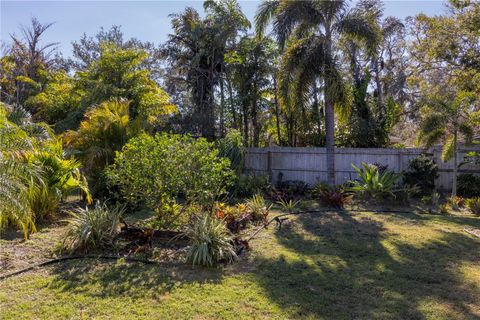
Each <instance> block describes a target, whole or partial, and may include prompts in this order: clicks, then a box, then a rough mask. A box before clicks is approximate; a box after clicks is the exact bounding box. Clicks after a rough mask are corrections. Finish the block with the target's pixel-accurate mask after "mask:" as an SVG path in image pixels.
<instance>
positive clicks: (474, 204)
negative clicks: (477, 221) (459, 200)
mask: <svg viewBox="0 0 480 320" xmlns="http://www.w3.org/2000/svg"><path fill="white" fill-rule="evenodd" d="M465 205H466V206H467V208H468V209H469V210H470V212H471V213H473V214H475V215H477V216H478V215H480V197H476V198H471V199H467V200H465Z"/></svg>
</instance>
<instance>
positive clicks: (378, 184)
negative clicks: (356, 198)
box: [350, 163, 400, 198]
mask: <svg viewBox="0 0 480 320" xmlns="http://www.w3.org/2000/svg"><path fill="white" fill-rule="evenodd" d="M352 166H353V168H354V169H355V171H357V173H358V177H359V179H358V180H355V181H353V185H352V187H351V188H350V189H351V191H353V192H355V193H357V194H359V195H361V196H368V197H371V198H385V197H389V196H391V197H395V192H396V191H397V188H396V185H397V181H398V180H399V178H400V176H399V175H398V174H396V173H394V172H393V171H390V170H385V171H384V172H383V173H380V171H379V168H378V166H374V165H368V164H366V163H362V168H358V167H356V166H355V165H353V164H352Z"/></svg>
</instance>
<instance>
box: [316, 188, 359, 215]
mask: <svg viewBox="0 0 480 320" xmlns="http://www.w3.org/2000/svg"><path fill="white" fill-rule="evenodd" d="M317 189H318V190H316V192H315V194H318V199H319V200H320V202H321V203H323V204H325V205H327V206H331V207H334V208H336V209H344V208H345V205H346V204H348V203H350V202H351V201H352V195H351V194H349V193H348V192H347V191H346V190H345V188H344V186H335V187H329V186H327V185H320V186H319V187H317Z"/></svg>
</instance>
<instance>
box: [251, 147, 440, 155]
mask: <svg viewBox="0 0 480 320" xmlns="http://www.w3.org/2000/svg"><path fill="white" fill-rule="evenodd" d="M430 151H431V150H425V149H419V148H408V149H394V148H335V153H336V154H366V155H369V154H370V155H371V154H375V155H378V154H385V155H389V154H390V155H392V154H393V155H399V154H401V155H409V154H422V153H425V154H430V155H431V152H430ZM247 152H248V153H250V154H264V153H268V152H271V153H293V154H295V153H296V154H326V153H327V150H326V148H320V147H266V148H247Z"/></svg>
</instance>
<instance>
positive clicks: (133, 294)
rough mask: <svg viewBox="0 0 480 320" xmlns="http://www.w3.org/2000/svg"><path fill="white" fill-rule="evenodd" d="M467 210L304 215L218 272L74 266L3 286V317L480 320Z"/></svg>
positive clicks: (479, 221) (478, 253) (478, 275)
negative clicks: (450, 213)
mask: <svg viewBox="0 0 480 320" xmlns="http://www.w3.org/2000/svg"><path fill="white" fill-rule="evenodd" d="M465 227H476V228H480V218H475V217H473V216H467V215H464V216H433V215H417V214H413V213H405V214H373V213H342V214H338V213H323V214H319V213H318V214H310V215H299V216H297V217H295V218H292V219H290V221H287V222H286V223H284V226H283V227H282V230H280V231H278V230H276V228H274V227H273V226H272V227H270V228H269V229H267V230H266V231H265V232H262V233H260V234H259V236H258V238H257V239H255V240H254V241H253V243H252V246H253V250H252V251H251V253H250V255H249V257H248V258H244V259H243V260H242V261H240V262H238V263H236V264H234V265H232V266H229V267H227V268H224V269H214V270H205V269H199V268H190V267H188V266H183V265H170V266H167V265H165V266H149V265H143V264H127V263H123V262H118V263H103V262H93V263H92V261H76V262H70V263H65V264H61V265H57V266H55V267H53V268H51V269H48V273H45V272H39V273H38V274H37V273H29V274H25V275H22V276H19V277H15V278H10V279H8V280H5V281H2V282H0V310H1V313H2V319H38V318H40V319H62V318H68V319H70V318H74V319H83V318H85V319H131V318H135V319H218V318H227V319H252V318H257V319H258V318H260V319H264V318H273V319H275V318H276V319H285V318H290V319H298V318H310V319H353V318H355V319H479V318H480V239H477V238H474V237H473V236H471V235H469V234H467V233H466V232H464V231H463V228H465Z"/></svg>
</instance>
